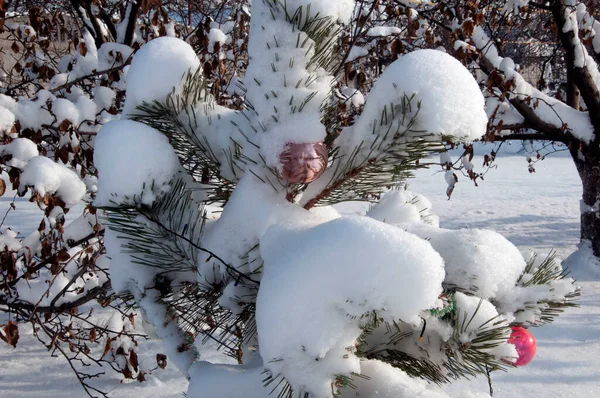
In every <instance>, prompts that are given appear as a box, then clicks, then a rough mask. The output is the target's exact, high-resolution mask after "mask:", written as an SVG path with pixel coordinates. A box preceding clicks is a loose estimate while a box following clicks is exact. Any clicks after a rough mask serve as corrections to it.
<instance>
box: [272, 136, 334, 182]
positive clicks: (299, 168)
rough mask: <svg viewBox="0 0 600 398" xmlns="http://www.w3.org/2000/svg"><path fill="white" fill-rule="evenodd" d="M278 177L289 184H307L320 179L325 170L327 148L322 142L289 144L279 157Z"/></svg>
mask: <svg viewBox="0 0 600 398" xmlns="http://www.w3.org/2000/svg"><path fill="white" fill-rule="evenodd" d="M279 161H280V162H281V166H282V167H281V173H280V176H281V178H282V179H283V180H284V181H287V182H288V183H290V184H308V183H309V182H313V181H314V180H316V179H317V178H319V177H321V175H323V173H324V172H325V169H326V168H327V147H326V146H325V144H324V143H322V142H315V143H300V144H296V143H292V142H289V143H287V144H286V145H285V148H284V150H283V152H282V153H281V155H279Z"/></svg>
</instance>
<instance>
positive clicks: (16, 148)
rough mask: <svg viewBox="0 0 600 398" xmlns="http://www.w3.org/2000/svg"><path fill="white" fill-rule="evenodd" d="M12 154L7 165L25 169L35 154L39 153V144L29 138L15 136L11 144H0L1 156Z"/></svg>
mask: <svg viewBox="0 0 600 398" xmlns="http://www.w3.org/2000/svg"><path fill="white" fill-rule="evenodd" d="M6 155H11V156H12V158H11V159H10V160H9V161H8V162H6V165H7V166H11V167H16V168H18V169H23V168H24V167H25V166H26V165H27V163H28V162H29V161H30V160H31V159H32V158H33V157H35V156H38V155H39V151H38V149H37V145H36V144H35V143H34V142H33V141H31V140H30V139H27V138H15V139H14V140H12V141H11V142H10V143H9V144H6V145H0V156H6Z"/></svg>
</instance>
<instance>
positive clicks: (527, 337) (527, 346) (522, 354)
mask: <svg viewBox="0 0 600 398" xmlns="http://www.w3.org/2000/svg"><path fill="white" fill-rule="evenodd" d="M508 342H509V343H510V344H514V346H515V348H516V349H517V353H518V355H519V356H518V358H517V360H516V361H515V362H514V363H513V365H515V366H523V365H527V364H528V363H529V362H531V360H532V359H533V357H534V356H535V349H536V344H535V337H533V335H532V334H531V332H530V331H529V330H527V329H525V328H522V327H521V326H513V327H512V333H511V335H510V337H509V339H508Z"/></svg>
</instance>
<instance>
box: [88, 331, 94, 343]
mask: <svg viewBox="0 0 600 398" xmlns="http://www.w3.org/2000/svg"><path fill="white" fill-rule="evenodd" d="M89 340H90V342H92V343H95V342H96V328H92V329H91V330H90V337H89Z"/></svg>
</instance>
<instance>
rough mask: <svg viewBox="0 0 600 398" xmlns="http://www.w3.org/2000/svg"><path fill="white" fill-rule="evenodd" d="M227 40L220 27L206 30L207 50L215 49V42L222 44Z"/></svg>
mask: <svg viewBox="0 0 600 398" xmlns="http://www.w3.org/2000/svg"><path fill="white" fill-rule="evenodd" d="M226 41H227V35H226V34H225V33H223V31H222V30H221V29H218V28H212V29H211V30H210V32H208V51H210V52H213V51H215V50H214V48H215V44H216V43H219V44H220V45H223V44H224V43H225V42H226Z"/></svg>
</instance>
